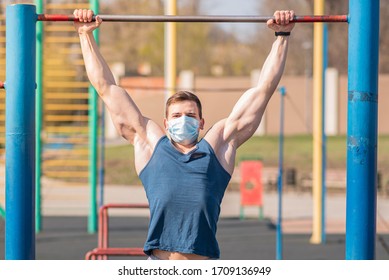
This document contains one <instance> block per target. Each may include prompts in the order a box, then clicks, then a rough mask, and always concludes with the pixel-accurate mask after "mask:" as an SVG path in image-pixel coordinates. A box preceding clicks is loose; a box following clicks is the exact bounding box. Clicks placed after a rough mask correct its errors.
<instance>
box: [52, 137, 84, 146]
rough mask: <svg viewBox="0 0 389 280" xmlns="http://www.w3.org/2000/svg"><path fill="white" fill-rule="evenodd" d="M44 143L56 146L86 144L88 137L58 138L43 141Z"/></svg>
mask: <svg viewBox="0 0 389 280" xmlns="http://www.w3.org/2000/svg"><path fill="white" fill-rule="evenodd" d="M45 143H56V144H61V143H62V144H65V143H71V144H88V137H84V138H82V137H78V138H75V137H69V138H65V139H58V138H53V139H50V138H49V139H45Z"/></svg>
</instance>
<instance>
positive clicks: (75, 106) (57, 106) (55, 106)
mask: <svg viewBox="0 0 389 280" xmlns="http://www.w3.org/2000/svg"><path fill="white" fill-rule="evenodd" d="M2 108H3V109H4V108H5V106H4V105H3V104H0V109H2ZM88 108H89V107H88V104H47V105H45V109H46V110H57V111H70V110H88Z"/></svg>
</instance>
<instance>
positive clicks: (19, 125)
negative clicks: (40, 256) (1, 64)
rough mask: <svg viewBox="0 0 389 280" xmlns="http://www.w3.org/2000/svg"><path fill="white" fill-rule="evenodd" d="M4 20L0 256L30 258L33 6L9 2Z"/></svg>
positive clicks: (32, 241) (32, 225)
mask: <svg viewBox="0 0 389 280" xmlns="http://www.w3.org/2000/svg"><path fill="white" fill-rule="evenodd" d="M6 18H7V27H6V50H7V53H6V76H7V77H6V78H7V88H6V92H7V93H6V118H5V119H6V122H5V126H6V136H5V137H6V140H5V142H6V153H5V156H6V170H5V172H6V174H5V176H6V183H5V188H6V199H5V200H6V228H5V258H6V259H7V260H17V259H35V87H36V84H35V64H36V63H35V55H36V52H35V50H36V30H35V26H36V24H35V23H36V19H37V15H36V9H35V6H34V5H28V4H19V5H9V6H7V11H6Z"/></svg>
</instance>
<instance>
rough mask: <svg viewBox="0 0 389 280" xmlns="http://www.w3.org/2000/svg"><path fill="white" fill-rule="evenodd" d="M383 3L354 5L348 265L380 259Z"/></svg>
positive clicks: (356, 0)
mask: <svg viewBox="0 0 389 280" xmlns="http://www.w3.org/2000/svg"><path fill="white" fill-rule="evenodd" d="M379 2H380V1H379V0H350V1H349V9H350V17H349V32H348V34H349V39H348V42H349V54H348V61H349V72H348V116H347V118H348V123H347V209H346V210H347V213H346V259H349V260H362V259H374V258H375V238H376V206H377V200H376V194H377V123H378V121H377V120H378V116H377V107H378V51H379V22H380V18H379V14H380V10H379V8H380V7H379V6H380V5H379Z"/></svg>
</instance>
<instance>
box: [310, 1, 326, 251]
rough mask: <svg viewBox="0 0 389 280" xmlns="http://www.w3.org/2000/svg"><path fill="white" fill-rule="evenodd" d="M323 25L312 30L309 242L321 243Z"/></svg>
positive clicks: (320, 7)
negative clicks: (311, 155)
mask: <svg viewBox="0 0 389 280" xmlns="http://www.w3.org/2000/svg"><path fill="white" fill-rule="evenodd" d="M314 4H315V7H314V14H315V15H323V14H324V0H315V2H314ZM323 30H324V28H323V23H314V30H313V40H314V43H313V45H314V49H313V171H312V172H313V186H312V195H313V221H312V236H311V240H310V242H311V243H313V244H320V243H321V242H322V235H321V232H322V213H321V212H322V201H323V200H322V189H323V184H322V182H323V180H322V170H323V161H322V159H323V152H322V144H323V143H322V142H323V34H324V31H323Z"/></svg>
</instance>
